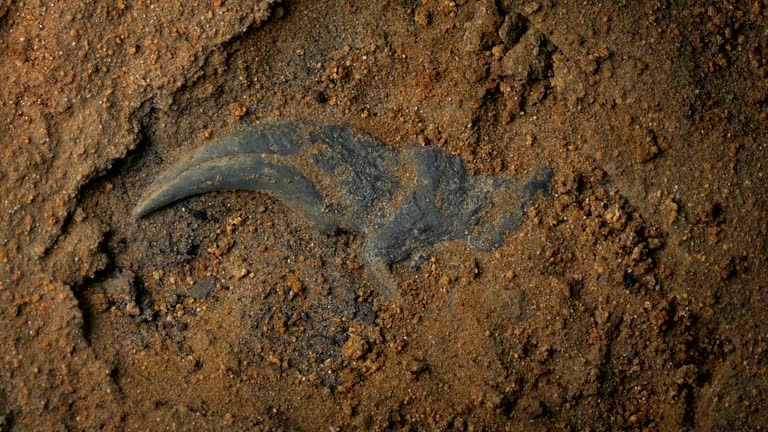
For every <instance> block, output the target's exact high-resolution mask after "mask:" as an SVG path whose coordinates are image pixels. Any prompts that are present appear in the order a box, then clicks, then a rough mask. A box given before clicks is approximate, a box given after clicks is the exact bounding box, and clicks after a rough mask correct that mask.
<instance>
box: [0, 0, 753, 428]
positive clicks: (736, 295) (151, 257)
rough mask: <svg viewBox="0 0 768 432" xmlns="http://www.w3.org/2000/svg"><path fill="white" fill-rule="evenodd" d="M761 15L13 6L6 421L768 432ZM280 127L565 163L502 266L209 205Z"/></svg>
mask: <svg viewBox="0 0 768 432" xmlns="http://www.w3.org/2000/svg"><path fill="white" fill-rule="evenodd" d="M767 29H768V5H767V4H766V3H765V1H763V0H755V1H741V2H734V1H727V0H718V1H704V2H697V4H696V5H695V6H692V5H690V4H689V2H683V1H665V0H661V1H649V2H645V1H637V2H632V1H623V2H617V1H604V2H600V1H579V2H575V1H574V2H572V1H553V0H540V1H530V2H528V1H522V2H518V1H511V0H498V1H483V0H478V1H468V0H453V1H443V0H439V1H435V0H414V1H405V0H391V1H375V2H344V1H335V0H319V1H313V2H299V1H296V2H294V1H284V2H272V1H263V2H247V1H240V0H224V1H222V0H216V1H212V2H146V1H138V2H126V1H122V0H118V1H114V2H97V3H96V4H93V3H88V2H61V3H48V2H42V1H24V2H9V1H3V2H0V71H2V74H1V76H2V80H1V82H0V131H1V134H0V175H1V176H2V179H0V347H1V348H0V431H5V430H49V429H54V430H65V429H76V430H83V429H85V430H94V429H108V430H111V429H126V430H170V429H182V430H189V429H199V428H204V429H233V430H242V429H248V430H251V429H256V430H328V429H329V428H330V429H332V430H355V429H371V430H388V429H410V430H461V431H464V430H505V429H506V430H559V429H564V430H616V429H620V428H623V429H631V430H658V431H666V430H764V429H766V428H768V411H766V410H765V406H768V321H767V320H766V310H767V309H766V307H768V268H766V247H767V246H768V244H767V242H768V215H767V213H766V211H767V210H768V192H766V186H767V182H766V167H765V163H766V156H768V150H767V149H766V145H768V46H766V44H767V43H768V39H766V31H767ZM287 120H302V121H315V122H323V123H339V124H345V125H349V126H351V127H354V128H356V129H359V130H363V131H365V132H367V133H369V134H371V135H373V136H376V137H377V138H378V139H380V140H381V141H383V142H385V143H387V144H388V145H391V146H393V147H397V148H404V147H406V146H410V145H424V146H436V147H440V148H442V149H443V150H445V151H447V152H450V153H452V154H455V155H458V156H459V157H461V159H462V160H463V161H464V163H465V164H466V166H467V167H468V169H469V171H470V173H471V174H483V175H495V176H500V177H505V176H507V177H512V176H516V175H523V174H525V173H529V172H532V171H533V170H534V169H536V168H538V167H540V166H543V165H545V166H550V167H552V168H553V169H554V172H555V176H554V180H553V191H552V192H553V193H552V196H551V197H550V198H548V199H540V200H536V201H535V202H534V203H533V205H532V206H531V207H530V208H529V209H528V210H527V214H526V217H525V219H524V222H523V225H522V226H521V227H520V228H519V229H517V230H515V231H512V232H511V233H510V234H509V235H508V236H507V238H506V241H505V242H504V244H503V245H502V246H501V247H500V248H499V249H497V250H496V251H493V252H488V253H484V252H477V251H475V250H472V249H471V248H469V246H468V245H467V243H466V242H462V241H455V242H446V243H441V244H438V245H435V246H433V247H430V248H429V249H428V250H427V251H426V252H425V253H424V254H423V255H420V256H415V257H413V259H411V260H407V261H404V262H402V263H400V264H399V265H397V266H395V268H394V269H393V271H394V272H395V274H396V275H397V277H398V279H399V280H400V281H401V284H400V292H401V293H402V296H401V298H400V300H397V301H392V300H390V299H388V298H386V297H384V296H381V295H380V293H379V288H378V287H377V286H376V282H375V280H374V279H372V278H371V277H370V276H369V273H368V272H366V269H365V262H364V260H363V259H362V250H363V249H362V245H363V242H364V240H365V239H364V238H361V237H360V236H355V235H353V234H350V233H341V234H339V235H335V236H334V235H326V234H322V233H321V232H320V231H318V230H317V229H316V228H315V227H314V226H313V225H312V224H311V223H310V222H309V221H307V220H305V219H303V218H302V216H301V215H300V214H297V213H295V212H293V211H291V210H290V209H289V208H288V207H286V206H285V205H284V204H283V203H281V202H280V201H279V200H276V199H274V198H273V197H270V196H269V195H266V194H262V193H257V192H250V193H249V192H237V193H235V192H222V193H213V194H206V195H202V196H199V197H195V198H192V199H188V200H185V201H183V202H180V203H178V204H176V205H174V206H171V207H169V208H166V209H164V210H161V211H158V212H157V213H155V214H152V215H150V216H149V217H147V218H145V219H142V220H140V221H138V222H137V221H134V220H133V219H132V218H131V216H130V213H131V209H132V208H133V206H134V205H135V203H136V202H137V201H138V199H139V198H140V196H141V195H142V193H143V191H144V190H145V188H146V187H147V186H148V185H149V184H150V183H151V182H152V180H153V179H154V178H156V176H157V175H158V174H159V173H161V172H162V171H163V170H164V169H166V168H167V167H169V166H171V165H172V164H173V163H174V162H175V161H177V160H179V159H180V158H181V157H182V156H183V155H185V154H187V153H189V152H191V151H193V150H194V149H195V148H198V147H199V146H201V145H205V142H206V140H208V139H210V138H212V137H218V136H223V135H226V134H228V133H231V132H232V131H235V130H237V129H239V128H241V127H244V126H247V125H253V124H261V123H268V122H278V121H287Z"/></svg>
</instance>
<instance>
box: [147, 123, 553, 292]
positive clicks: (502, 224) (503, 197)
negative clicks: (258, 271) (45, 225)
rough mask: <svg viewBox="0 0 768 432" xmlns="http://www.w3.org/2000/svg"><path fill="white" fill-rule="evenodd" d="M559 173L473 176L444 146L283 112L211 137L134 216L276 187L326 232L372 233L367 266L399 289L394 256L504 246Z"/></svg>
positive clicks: (156, 186)
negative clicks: (284, 116)
mask: <svg viewBox="0 0 768 432" xmlns="http://www.w3.org/2000/svg"><path fill="white" fill-rule="evenodd" d="M551 178H552V170H551V169H550V168H540V169H538V170H536V171H535V172H534V173H533V174H532V175H531V176H530V177H529V178H528V179H527V180H526V181H524V182H521V181H520V180H518V179H517V178H514V177H513V178H498V177H489V176H469V175H467V174H466V170H465V168H464V164H463V163H462V161H461V159H459V158H458V157H456V156H453V155H451V154H448V153H446V152H445V151H443V150H441V149H439V148H435V147H413V148H410V149H408V150H406V151H403V152H398V151H396V150H395V149H393V148H391V147H388V146H386V145H384V144H383V143H381V142H380V141H379V140H377V139H375V138H373V137H372V136H370V135H367V134H364V133H361V132H358V131H355V130H353V129H350V128H348V127H345V126H341V125H321V124H315V123H304V122H285V123H277V124H266V125H261V126H256V127H249V128H245V129H241V130H239V131H237V132H235V133H233V134H231V135H228V136H225V137H223V138H219V139H216V140H213V142H211V143H210V144H209V145H207V146H205V147H203V148H202V149H200V150H199V151H197V152H196V153H193V154H191V155H190V156H189V157H187V158H186V159H185V160H183V161H180V162H178V163H177V164H175V165H174V166H172V167H171V168H170V169H168V170H167V171H166V172H164V173H163V174H161V175H160V177H159V178H158V179H157V180H155V182H154V183H152V185H150V187H149V189H148V190H147V191H146V193H145V195H144V196H143V197H142V198H141V200H140V201H139V203H138V204H137V205H136V207H135V209H134V210H133V216H134V217H135V218H136V219H138V218H141V217H142V216H145V215H147V214H148V213H151V212H153V211H154V210H156V209H158V208H160V207H162V206H165V205H167V204H170V203H172V202H175V201H177V200H180V199H182V198H186V197H190V196H193V195H197V194H201V193H205V192H210V191H220V190H256V191H262V192H268V193H272V194H274V195H276V196H277V197H279V198H280V199H282V200H283V201H284V202H285V203H286V204H287V205H288V206H289V207H290V208H291V209H293V210H295V211H298V212H299V213H301V214H303V215H304V216H305V217H307V218H308V219H310V220H311V221H312V222H314V223H315V224H316V225H317V226H318V227H320V229H322V230H323V231H324V232H326V233H329V234H332V233H334V232H336V231H337V230H338V229H343V230H348V231H351V232H356V233H361V234H363V235H365V236H366V241H365V244H364V247H363V249H364V259H365V263H366V267H367V269H368V270H369V271H370V273H371V274H372V275H373V276H374V277H375V278H376V279H377V281H378V282H379V288H380V290H381V292H382V294H384V295H390V296H391V295H393V294H396V287H397V284H396V282H395V279H394V277H393V275H392V273H391V271H390V266H391V265H392V264H394V263H397V262H399V261H402V260H404V259H406V258H408V257H409V256H410V255H411V254H412V253H413V252H415V251H416V250H418V249H421V248H424V247H427V246H430V245H434V244H436V243H439V242H442V241H446V240H452V239H465V240H467V241H468V242H469V244H470V245H471V246H472V247H473V248H475V249H479V250H490V249H494V248H497V247H499V246H500V245H501V243H502V242H503V240H504V234H505V233H506V232H507V231H509V230H512V229H515V228H517V227H519V226H520V225H521V223H522V217H523V214H524V212H525V208H526V207H527V206H528V203H529V202H530V201H531V200H532V199H533V197H534V195H535V194H536V193H537V192H539V191H541V192H542V193H543V194H544V195H547V194H549V184H550V181H551Z"/></svg>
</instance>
